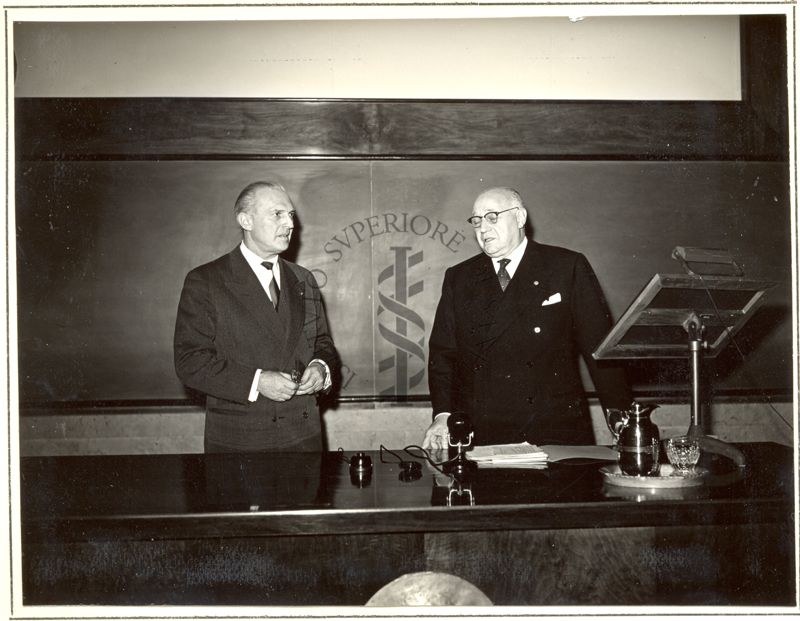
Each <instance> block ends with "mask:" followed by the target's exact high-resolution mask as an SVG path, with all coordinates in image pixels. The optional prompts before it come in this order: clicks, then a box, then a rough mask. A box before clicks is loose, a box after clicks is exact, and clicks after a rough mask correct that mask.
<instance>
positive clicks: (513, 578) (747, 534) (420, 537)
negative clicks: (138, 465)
mask: <svg viewBox="0 0 800 621" xmlns="http://www.w3.org/2000/svg"><path fill="white" fill-rule="evenodd" d="M791 549H792V532H791V529H790V527H789V526H788V525H786V524H760V525H733V526H674V527H655V528H654V527H631V528H584V529H570V530H561V529H559V530H523V531H514V530H500V531H479V532H444V533H428V534H423V533H386V534H366V535H331V536H300V537H269V538H237V539H205V540H166V541H153V542H149V541H106V542H96V543H71V544H62V545H54V546H51V545H47V544H38V545H35V546H29V547H27V548H26V550H25V555H24V557H23V561H24V572H23V574H24V576H25V583H24V584H23V590H24V593H25V600H24V601H25V604H26V605H36V604H61V605H64V604H67V605H69V604H95V605H142V604H173V605H253V606H262V605H269V606H275V605H282V606H316V605H328V606H331V605H334V606H349V605H363V604H364V603H366V601H367V600H368V599H369V598H370V596H371V595H372V594H374V593H375V592H376V591H377V590H378V589H380V588H381V587H382V586H383V585H385V584H387V583H389V582H390V581H392V580H393V579H395V578H397V577H398V576H401V575H403V574H405V573H410V572H417V571H425V570H429V571H443V572H447V573H452V574H455V575H457V576H460V577H462V578H464V579H465V580H468V581H470V582H472V583H473V584H475V585H476V586H478V587H479V588H480V589H481V590H483V592H484V593H486V595H487V596H488V597H489V598H490V599H491V600H492V601H493V602H494V603H495V604H496V605H521V606H544V605H560V606H569V605H578V606H581V605H620V606H630V605H640V604H646V605H688V604H692V605H722V606H724V605H776V606H777V605H781V606H787V605H792V604H793V603H794V591H793V584H792V578H791V577H792V576H793V575H794V572H793V567H792V565H793V563H792V555H791V553H790V552H791Z"/></svg>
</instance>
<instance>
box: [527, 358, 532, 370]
mask: <svg viewBox="0 0 800 621" xmlns="http://www.w3.org/2000/svg"><path fill="white" fill-rule="evenodd" d="M525 364H527V365H528V368H529V369H531V368H533V360H528V362H526V363H525Z"/></svg>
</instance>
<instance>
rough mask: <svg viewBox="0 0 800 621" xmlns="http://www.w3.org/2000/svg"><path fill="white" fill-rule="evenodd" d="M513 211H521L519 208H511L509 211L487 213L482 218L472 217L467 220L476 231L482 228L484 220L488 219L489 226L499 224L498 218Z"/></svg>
mask: <svg viewBox="0 0 800 621" xmlns="http://www.w3.org/2000/svg"><path fill="white" fill-rule="evenodd" d="M512 209H519V207H518V206H515V207H509V208H508V209H503V211H487V212H486V213H485V214H483V215H482V216H472V217H471V218H467V222H469V223H470V224H471V225H472V226H473V228H476V229H477V228H479V227H480V225H481V220H483V219H484V218H486V221H487V222H488V223H489V224H497V217H498V216H499V215H500V214H501V213H505V212H507V211H511V210H512Z"/></svg>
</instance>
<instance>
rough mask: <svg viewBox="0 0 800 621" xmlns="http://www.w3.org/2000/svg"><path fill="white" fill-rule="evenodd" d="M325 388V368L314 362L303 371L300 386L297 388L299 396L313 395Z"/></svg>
mask: <svg viewBox="0 0 800 621" xmlns="http://www.w3.org/2000/svg"><path fill="white" fill-rule="evenodd" d="M324 387H325V368H324V367H323V366H322V364H320V363H318V362H312V363H311V364H309V365H308V366H307V367H306V370H305V371H303V377H301V378H300V385H299V386H298V388H297V393H296V394H298V395H313V394H314V393H317V392H319V391H320V390H322V389H323V388H324Z"/></svg>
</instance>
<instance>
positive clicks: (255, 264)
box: [239, 242, 278, 274]
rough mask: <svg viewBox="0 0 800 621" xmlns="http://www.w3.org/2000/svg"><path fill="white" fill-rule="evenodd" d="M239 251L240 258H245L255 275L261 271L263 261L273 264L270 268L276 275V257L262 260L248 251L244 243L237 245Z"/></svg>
mask: <svg viewBox="0 0 800 621" xmlns="http://www.w3.org/2000/svg"><path fill="white" fill-rule="evenodd" d="M239 249H240V250H241V251H242V256H243V257H244V258H245V261H247V262H248V263H249V264H250V267H251V268H253V271H254V272H256V274H257V273H258V270H259V269H261V264H262V263H263V262H264V261H272V263H273V268H272V271H273V273H276V272H277V271H278V270H277V269H276V268H277V266H278V255H275V256H274V257H272V258H271V259H262V258H261V257H260V256H258V255H257V254H256V253H255V252H253V251H252V250H250V248H248V247H247V246H246V245H245V243H244V242H242V243H241V244H239Z"/></svg>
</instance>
